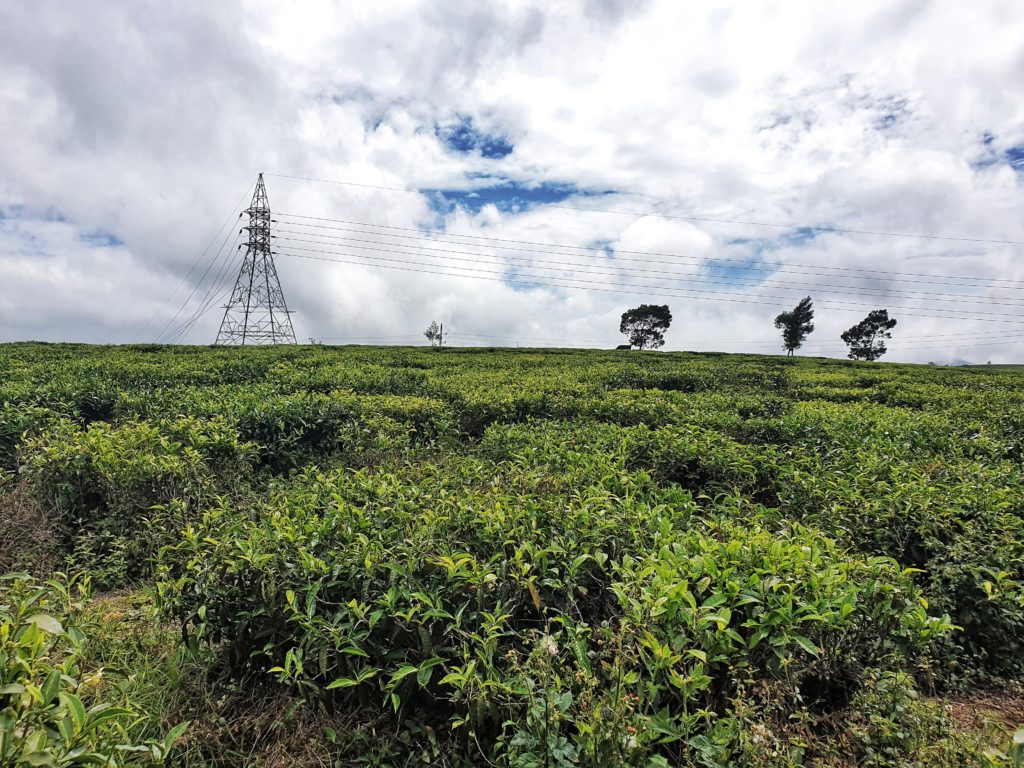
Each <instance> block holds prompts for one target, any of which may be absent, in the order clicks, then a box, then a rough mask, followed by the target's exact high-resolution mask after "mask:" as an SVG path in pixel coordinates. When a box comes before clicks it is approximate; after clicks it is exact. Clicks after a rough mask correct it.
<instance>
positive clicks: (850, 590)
mask: <svg viewBox="0 0 1024 768" xmlns="http://www.w3.org/2000/svg"><path fill="white" fill-rule="evenodd" d="M1022 385H1024V375H1022V374H1021V372H1020V371H1018V370H1015V369H1012V368H960V369H952V368H943V367H940V366H912V365H894V364H877V363H876V364H866V363H859V362H853V361H846V360H827V359H808V358H782V357H768V356H752V355H712V354H694V353H623V352H602V351H595V350H589V351H583V350H488V349H449V348H446V349H444V350H440V351H438V350H433V351H432V350H429V349H424V348H372V347H343V348H334V347H324V346H319V345H318V346H313V347H287V348H285V347H281V348H259V349H253V348H246V349H230V348H218V347H214V348H194V347H175V346H167V347H154V346H145V345H140V346H128V347H93V346H87V345H50V344H12V345H2V346H0V403H3V405H2V407H0V473H2V474H0V509H16V510H21V512H22V513H24V514H21V516H20V517H19V519H18V520H15V521H13V522H12V519H13V518H11V515H7V518H10V519H6V520H5V519H0V527H2V526H5V525H6V527H5V528H2V530H0V534H2V535H0V540H3V541H7V540H11V538H12V537H18V536H19V535H20V534H19V531H21V530H28V529H31V528H32V526H35V525H36V523H37V522H39V521H41V522H39V524H40V525H43V526H44V527H45V528H46V531H44V532H43V533H45V534H46V535H45V536H42V537H41V538H40V541H41V542H44V543H45V545H46V546H45V547H44V549H45V550H46V556H45V557H40V558H37V560H38V562H28V561H31V560H33V557H34V555H32V554H31V553H29V549H32V548H29V549H25V548H22V549H24V550H25V551H24V552H22V553H21V554H17V553H15V555H11V554H10V553H2V554H0V563H7V564H12V563H14V562H18V563H22V562H26V563H27V564H28V565H32V567H34V568H36V570H37V571H39V572H42V573H45V572H46V570H47V569H48V568H50V567H52V564H53V562H54V559H55V558H56V559H63V562H64V564H65V566H68V567H70V568H72V569H75V570H81V571H85V572H88V574H89V575H90V576H91V577H92V579H93V580H94V581H95V582H96V583H97V584H99V585H100V586H101V587H108V586H116V585H120V584H124V583H126V582H135V581H143V580H150V579H151V578H152V577H153V575H154V572H153V556H154V553H156V552H157V551H158V550H159V557H158V571H157V581H158V591H159V602H160V605H161V608H162V610H163V612H164V616H165V618H166V619H167V620H169V621H173V622H175V623H176V624H177V625H178V626H179V627H180V630H181V633H182V636H183V641H184V643H185V645H186V646H187V647H189V648H191V650H193V651H196V652H198V651H199V650H200V649H203V648H205V649H206V650H205V651H204V652H203V653H204V654H212V656H213V657H215V658H216V664H215V665H214V666H213V667H212V668H211V669H210V674H211V679H215V678H216V676H217V675H224V676H225V678H229V679H230V680H231V682H230V686H231V690H232V691H233V695H237V696H239V697H241V698H244V697H245V696H246V695H249V694H251V695H256V694H255V692H256V691H264V690H267V686H271V687H272V688H273V690H276V691H279V692H281V693H280V695H283V696H286V697H287V696H296V695H297V696H300V697H302V699H301V700H302V701H304V702H305V706H307V707H308V708H309V709H308V712H310V713H312V712H314V711H316V712H323V713H327V716H329V717H331V718H337V719H335V720H332V721H331V722H334V723H335V726H336V725H337V723H338V722H349V723H352V725H351V726H350V727H351V728H352V729H353V734H349V735H346V734H342V733H340V732H336V731H337V728H336V727H335V726H331V728H332V729H334V730H332V733H334V735H333V736H330V738H329V739H327V737H326V736H325V739H327V741H325V745H327V744H328V742H329V746H330V749H335V751H336V754H335V755H334V756H333V757H332V758H331V760H333V761H334V762H338V763H340V764H349V763H353V764H358V763H360V762H361V763H363V764H373V763H374V762H376V763H379V764H396V765H401V764H411V763H412V762H413V761H419V762H420V763H422V762H424V761H426V762H437V763H442V764H448V765H474V764H481V763H486V762H487V761H491V762H495V763H497V764H499V765H507V766H527V765H538V764H539V765H557V764H562V765H643V766H648V767H649V766H658V765H703V766H724V765H730V764H750V765H760V766H773V767H781V766H796V765H801V764H814V762H815V761H818V763H820V764H823V765H824V764H830V763H829V762H828V761H829V760H831V761H833V762H835V761H837V760H841V759H847V761H848V762H849V761H850V760H854V761H860V762H862V763H864V764H877V765H894V766H895V765H908V766H909V765H916V764H921V763H927V760H932V761H933V762H935V763H936V764H939V765H948V766H952V765H958V764H964V763H965V759H963V755H964V754H966V753H965V751H964V750H966V749H967V747H965V746H963V744H966V743H967V742H963V743H961V742H959V741H956V740H955V739H954V740H948V739H946V738H945V737H944V736H942V735H941V734H943V733H946V732H948V731H949V729H950V728H951V727H952V726H951V725H950V724H949V723H948V722H946V721H944V720H943V719H942V718H941V717H933V716H932V714H929V713H930V712H931V710H930V709H929V708H928V706H926V705H919V704H917V703H909V702H912V701H916V700H914V698H913V697H914V692H915V690H916V689H918V688H920V689H921V690H922V691H924V692H933V691H937V690H938V691H942V690H956V689H958V688H962V687H967V686H974V685H977V684H980V683H985V684H990V683H1005V682H1006V681H1007V680H1009V679H1012V678H1014V677H1016V676H1019V675H1020V674H1021V672H1024V666H1022V665H1024V662H1022V659H1024V653H1022V650H1024V571H1022V568H1024V566H1022V565H1021V563H1022V562H1024V524H1022V519H1024V480H1022V479H1021V462H1022V460H1024V449H1022V446H1024V427H1022V424H1024V420H1022V419H1021V417H1020V414H1021V413H1024V386H1022ZM12 503H16V505H17V506H16V507H12V506H11V504H12ZM4 505H6V506H4ZM4 536H6V537H7V538H3V537H4ZM44 540H45V541H44ZM37 549H38V548H37ZM32 551H35V550H34V549H32ZM40 551H42V550H40ZM19 552H21V550H19ZM26 553H28V554H26ZM4 554H6V555H7V557H6V559H5V557H4V556H3V555H4ZM201 657H202V658H206V656H205V655H202V656H201ZM195 663H199V662H198V661H196V662H195ZM204 711H205V710H204ZM346 727H349V726H346ZM385 733H386V734H388V736H387V737H386V738H384V737H383V736H381V734H385ZM325 734H326V731H325ZM379 736H380V738H378V737H379ZM933 747H934V749H933ZM325 749H327V746H325ZM830 749H832V751H829V750H830ZM1000 749H1001V751H1002V752H1005V748H1000ZM844 750H845V752H844ZM211 754H212V753H211ZM325 759H326V758H325ZM1000 759H1001V758H1000ZM915 761H916V762H915ZM228 762H230V760H229V761H228ZM993 764H995V763H993Z"/></svg>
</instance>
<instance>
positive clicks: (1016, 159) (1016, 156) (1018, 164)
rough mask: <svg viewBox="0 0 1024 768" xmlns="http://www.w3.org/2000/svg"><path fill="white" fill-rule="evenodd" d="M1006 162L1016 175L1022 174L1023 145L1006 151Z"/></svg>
mask: <svg viewBox="0 0 1024 768" xmlns="http://www.w3.org/2000/svg"><path fill="white" fill-rule="evenodd" d="M1006 162H1008V163H1009V164H1010V167H1012V168H1013V169H1014V170H1015V171H1017V173H1024V144H1018V145H1017V146H1016V147H1010V148H1009V149H1008V150H1006Z"/></svg>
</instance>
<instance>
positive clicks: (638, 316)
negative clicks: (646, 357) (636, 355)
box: [619, 304, 672, 349]
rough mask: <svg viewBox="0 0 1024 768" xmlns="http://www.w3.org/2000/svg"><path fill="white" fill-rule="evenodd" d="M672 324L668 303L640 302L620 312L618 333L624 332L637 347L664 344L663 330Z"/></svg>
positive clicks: (653, 346)
mask: <svg viewBox="0 0 1024 768" xmlns="http://www.w3.org/2000/svg"><path fill="white" fill-rule="evenodd" d="M671 324H672V313H671V312H670V311H669V308H668V304H641V305H640V306H639V307H634V308H633V309H628V310H626V311H625V312H623V313H622V320H621V322H620V323H619V333H624V334H626V337H627V338H628V339H629V343H630V344H632V345H633V346H634V347H636V348H637V349H643V348H644V347H649V348H650V349H657V348H658V347H663V346H665V331H666V330H667V329H668V327H669V325H671Z"/></svg>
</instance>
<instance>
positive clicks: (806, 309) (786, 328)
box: [775, 296, 814, 355]
mask: <svg viewBox="0 0 1024 768" xmlns="http://www.w3.org/2000/svg"><path fill="white" fill-rule="evenodd" d="M813 319H814V309H813V303H812V302H811V297H810V296H805V297H804V298H802V299H800V301H799V303H798V304H797V305H796V306H795V307H793V309H792V310H789V311H788V312H780V313H779V315H778V316H777V317H776V318H775V327H776V328H779V329H781V330H782V348H783V349H785V350H786V354H788V355H792V354H793V352H794V350H797V349H799V348H800V347H801V346H802V345H803V343H804V340H805V339H806V338H807V337H808V336H809V335H810V334H811V333H813V332H814V323H812V322H811V321H812V320H813Z"/></svg>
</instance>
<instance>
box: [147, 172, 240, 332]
mask: <svg viewBox="0 0 1024 768" xmlns="http://www.w3.org/2000/svg"><path fill="white" fill-rule="evenodd" d="M250 187H251V185H250ZM250 187H246V188H245V191H244V192H243V193H242V196H241V197H240V198H239V199H238V202H237V203H235V207H234V208H232V209H231V213H229V214H228V218H227V221H225V222H224V223H223V224H221V225H220V227H219V228H218V229H217V232H216V234H215V235H214V236H213V237H212V238H210V242H209V243H208V244H207V246H206V247H205V248H203V252H202V253H200V254H199V257H198V258H197V259H196V260H195V261H194V262H193V263H192V266H191V267H189V270H188V272H186V273H185V276H184V277H183V278H181V282H180V283H178V285H177V286H176V287H175V288H174V290H173V291H171V295H170V296H168V297H167V298H166V299H164V303H163V304H161V305H160V309H158V310H157V311H156V312H154V313H153V315H152V316H151V317H150V318H149V320H147V321H146V324H145V325H143V326H142V328H141V329H140V333H141V332H142V331H145V330H146V329H147V328H149V324H150V323H152V322H153V321H154V320H155V319H156V316H157V315H159V314H160V313H161V312H163V311H164V309H165V308H166V307H167V304H168V302H170V300H171V299H173V298H174V295H175V294H176V293H177V292H178V291H179V290H180V289H181V286H183V285H184V284H185V282H186V281H187V280H188V278H189V276H190V275H191V274H192V273H193V272H194V271H195V269H196V267H198V266H199V264H200V262H202V260H203V257H204V256H206V254H207V252H208V251H209V250H210V248H212V247H213V244H214V243H215V242H217V238H218V237H220V233H221V232H223V231H224V227H226V226H228V225H229V224H230V223H231V221H232V219H233V218H235V211H237V210H238V209H239V208H240V207H241V205H242V203H243V202H245V198H246V197H247V196H248V195H249V189H250Z"/></svg>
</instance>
